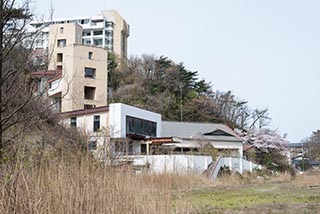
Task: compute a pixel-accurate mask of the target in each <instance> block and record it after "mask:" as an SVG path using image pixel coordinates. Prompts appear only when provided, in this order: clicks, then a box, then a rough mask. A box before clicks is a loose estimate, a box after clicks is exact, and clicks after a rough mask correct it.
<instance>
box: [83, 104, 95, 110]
mask: <svg viewBox="0 0 320 214" xmlns="http://www.w3.org/2000/svg"><path fill="white" fill-rule="evenodd" d="M95 107H96V106H95V105H84V109H93V108H95Z"/></svg>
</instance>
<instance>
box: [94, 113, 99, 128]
mask: <svg viewBox="0 0 320 214" xmlns="http://www.w3.org/2000/svg"><path fill="white" fill-rule="evenodd" d="M99 129H100V116H99V115H95V116H94V117H93V131H94V132H97V131H98V130H99Z"/></svg>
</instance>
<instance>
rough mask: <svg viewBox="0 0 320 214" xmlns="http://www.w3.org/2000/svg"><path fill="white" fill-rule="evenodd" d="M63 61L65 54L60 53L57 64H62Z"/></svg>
mask: <svg viewBox="0 0 320 214" xmlns="http://www.w3.org/2000/svg"><path fill="white" fill-rule="evenodd" d="M62 61H63V54H62V53H58V54H57V62H62Z"/></svg>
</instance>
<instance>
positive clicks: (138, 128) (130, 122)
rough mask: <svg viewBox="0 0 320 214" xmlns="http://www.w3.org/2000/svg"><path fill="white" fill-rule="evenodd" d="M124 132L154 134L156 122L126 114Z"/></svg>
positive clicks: (155, 133)
mask: <svg viewBox="0 0 320 214" xmlns="http://www.w3.org/2000/svg"><path fill="white" fill-rule="evenodd" d="M126 133H127V134H138V135H144V136H156V135H157V123H156V122H152V121H148V120H143V119H140V118H135V117H130V116H126Z"/></svg>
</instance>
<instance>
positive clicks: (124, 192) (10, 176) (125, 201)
mask: <svg viewBox="0 0 320 214" xmlns="http://www.w3.org/2000/svg"><path fill="white" fill-rule="evenodd" d="M22 156H23V155H21V154H20V155H18V156H17V157H18V158H17V159H16V160H15V161H14V164H12V165H11V166H6V167H5V168H4V167H2V172H1V180H0V185H1V186H0V213H41V214H42V213H54V214H59V213H64V214H67V213H77V214H78V213H80V214H81V213H83V214H90V213H94V214H96V213H110V214H117V213H119V214H120V213H121V214H122V213H137V214H138V213H139V214H144V213H145V214H150V213H154V214H156V213H161V214H162V213H176V212H177V213H178V212H181V213H183V212H182V210H183V208H181V207H177V206H174V204H173V197H174V194H175V191H179V190H184V189H190V188H195V187H200V186H206V185H209V184H210V181H208V180H206V179H205V178H202V177H199V176H193V175H184V176H183V175H175V174H161V175H152V174H139V175H136V174H135V173H134V172H133V171H132V170H131V169H130V167H126V166H121V167H107V166H104V165H102V164H101V163H100V162H97V161H96V160H94V159H93V158H92V156H91V155H90V154H82V153H79V154H77V152H75V154H67V155H64V154H59V155H57V154H56V153H55V154H54V155H52V154H51V153H50V154H48V155H45V154H41V155H40V156H38V158H39V159H38V160H30V159H29V158H27V157H26V156H25V155H24V158H20V157H22ZM181 206H185V205H181Z"/></svg>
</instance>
